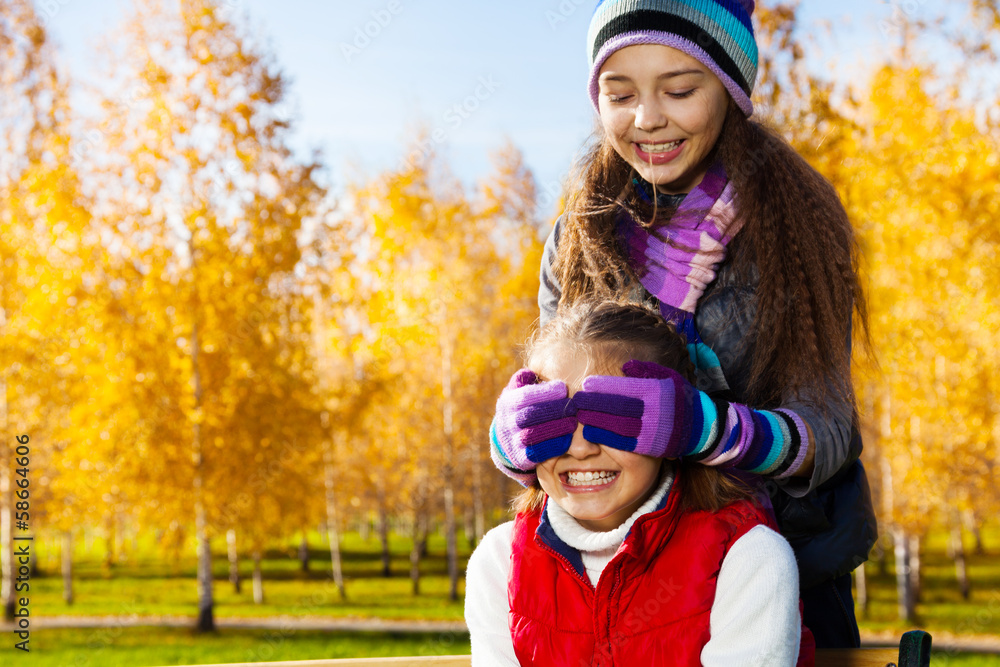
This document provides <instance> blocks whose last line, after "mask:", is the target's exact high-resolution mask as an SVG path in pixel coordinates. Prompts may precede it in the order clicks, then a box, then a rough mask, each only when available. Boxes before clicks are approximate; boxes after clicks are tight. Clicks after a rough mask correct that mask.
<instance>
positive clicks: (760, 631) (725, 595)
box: [701, 526, 802, 667]
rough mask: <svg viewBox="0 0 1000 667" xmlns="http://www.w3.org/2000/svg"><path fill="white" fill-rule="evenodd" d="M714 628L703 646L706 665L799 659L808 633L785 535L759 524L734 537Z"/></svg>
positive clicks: (715, 609) (720, 585) (719, 585)
mask: <svg viewBox="0 0 1000 667" xmlns="http://www.w3.org/2000/svg"><path fill="white" fill-rule="evenodd" d="M709 628H710V631H711V638H710V639H709V641H708V643H707V644H705V648H703V649H702V652H701V663H702V665H704V666H705V667H740V666H741V665H747V666H749V665H772V666H775V667H780V666H782V665H787V666H788V667H792V666H794V665H795V663H796V661H797V660H798V655H799V641H800V639H801V633H802V619H801V617H800V616H799V575H798V567H797V566H796V564H795V555H794V553H793V552H792V548H791V546H790V545H789V544H788V542H787V541H786V540H785V538H783V537H782V536H781V535H779V534H778V533H776V532H774V531H773V530H771V529H770V528H768V527H767V526H755V527H754V528H752V529H750V530H749V531H747V533H746V534H744V535H743V536H742V537H741V538H739V539H738V540H736V542H735V543H733V546H732V547H731V548H730V549H729V552H728V553H727V554H726V557H725V559H724V560H723V561H722V568H721V569H720V570H719V578H718V583H717V585H716V591H715V602H714V603H713V604H712V612H711V614H710V616H709Z"/></svg>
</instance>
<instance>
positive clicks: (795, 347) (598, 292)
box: [492, 0, 876, 647]
mask: <svg viewBox="0 0 1000 667" xmlns="http://www.w3.org/2000/svg"><path fill="white" fill-rule="evenodd" d="M753 10H754V3H753V1H752V0H604V1H602V2H600V3H598V5H597V9H596V10H595V12H594V15H593V18H592V20H591V24H590V29H589V32H588V35H587V42H588V43H587V54H588V58H589V61H590V71H591V74H590V79H589V83H588V91H589V94H590V98H591V100H592V102H593V105H594V108H595V110H596V111H597V114H598V117H599V124H598V131H597V141H596V143H595V144H594V146H593V147H592V148H591V149H590V151H589V152H588V154H587V155H586V156H585V158H584V159H583V161H582V163H581V164H580V165H579V166H578V175H577V179H576V180H577V186H576V188H575V189H574V190H573V191H572V192H571V196H570V197H569V200H568V204H567V207H566V211H565V212H564V213H563V214H562V215H560V216H559V218H558V220H557V221H556V224H555V227H554V229H553V230H552V233H551V235H550V236H549V239H548V241H547V242H546V245H545V253H544V257H543V260H542V267H541V288H540V291H539V296H538V300H539V306H540V309H541V321H542V324H544V323H546V322H548V321H549V320H551V319H552V318H553V317H554V316H555V314H556V312H557V308H561V307H563V306H565V305H567V304H572V303H574V302H576V301H578V300H580V299H583V298H593V297H595V296H598V297H599V296H622V295H630V296H631V297H632V298H637V299H642V300H645V301H647V302H648V303H650V304H655V305H656V306H657V307H658V308H659V310H660V312H661V313H662V314H663V315H664V316H665V317H666V318H667V319H668V320H670V321H671V322H673V323H675V324H676V326H677V327H678V328H679V329H680V330H681V331H682V332H683V333H684V334H685V336H686V338H687V344H688V349H689V353H690V355H691V359H692V361H693V362H694V363H695V366H696V381H695V382H694V383H690V382H688V381H687V380H685V379H684V378H682V377H680V376H674V377H671V378H670V379H668V380H662V379H659V380H653V379H648V378H634V379H635V380H636V382H634V383H631V384H630V385H629V391H630V392H632V395H631V396H627V397H626V396H623V395H622V394H620V391H621V390H620V386H622V385H620V384H619V383H618V381H617V380H616V379H613V378H610V377H609V378H604V379H601V378H590V380H588V381H589V382H591V383H592V385H593V387H594V391H595V393H596V394H598V398H597V399H596V403H597V404H596V405H595V406H594V409H592V410H588V411H587V415H586V416H584V417H583V418H581V421H583V422H584V423H586V420H588V419H590V420H592V421H593V422H594V423H593V424H592V426H594V427H595V431H594V433H595V436H594V437H595V438H596V440H595V441H596V442H597V443H598V444H609V443H613V442H617V441H620V440H621V439H623V438H625V439H633V440H634V441H635V443H636V449H635V451H641V452H642V453H644V454H646V455H650V456H663V457H679V458H681V459H682V460H693V461H698V462H701V463H704V464H706V465H709V466H717V467H722V468H726V469H729V470H734V471H739V472H741V473H742V474H743V475H744V476H745V477H746V478H747V479H749V480H756V482H757V483H760V484H761V485H762V486H763V487H764V488H766V490H767V492H768V494H769V495H770V498H771V502H772V503H773V505H774V510H775V512H776V515H777V520H778V525H779V526H780V529H781V532H782V534H783V535H784V536H785V537H786V538H787V539H788V540H789V541H790V542H791V544H792V546H793V548H794V549H795V551H796V556H797V560H798V565H799V574H800V577H799V580H800V586H801V589H802V590H801V594H802V599H803V602H804V604H805V611H804V620H805V623H806V625H808V626H809V627H810V628H811V629H812V630H813V632H814V633H815V635H816V642H817V645H818V646H820V647H854V646H858V645H859V643H860V642H859V637H858V629H857V622H856V620H855V617H854V609H853V600H852V598H851V590H850V575H849V573H850V572H851V570H853V569H854V568H855V567H857V566H858V565H860V564H861V563H862V562H864V560H866V558H867V554H868V551H869V549H870V547H871V545H872V544H873V543H874V541H875V538H876V524H875V518H874V513H873V511H872V506H871V499H870V495H869V491H868V485H867V481H866V478H865V473H864V469H863V468H862V466H861V463H860V461H859V460H858V457H859V455H860V453H861V439H860V436H859V433H858V428H857V418H856V408H855V400H854V394H853V387H852V383H851V374H850V364H851V322H852V312H856V313H857V314H858V319H859V321H860V323H861V324H862V325H863V326H862V329H863V331H864V332H865V333H867V318H866V312H865V309H864V302H863V298H862V297H863V295H862V291H861V288H860V284H859V280H858V270H857V252H856V247H855V242H854V237H853V232H852V228H851V225H850V223H849V221H848V219H847V216H846V213H845V211H844V208H843V206H842V205H841V202H840V200H839V198H838V196H837V194H836V192H835V191H834V189H833V187H832V186H831V185H830V184H829V183H828V182H827V181H826V180H825V179H823V177H822V176H820V175H819V174H818V173H817V172H816V171H815V170H813V169H812V168H811V167H810V166H809V165H808V164H807V163H806V162H805V160H803V159H802V158H801V157H800V156H799V155H798V154H797V153H796V152H795V151H794V150H793V149H792V148H791V147H790V146H789V145H788V144H787V143H786V142H785V141H784V140H782V139H781V138H780V137H779V136H778V135H777V134H776V133H774V132H772V131H769V130H768V129H766V128H765V127H763V126H762V125H760V124H759V123H757V122H754V121H753V120H751V119H750V117H751V116H752V114H753V105H752V103H751V100H750V95H751V92H752V90H753V85H754V80H755V77H756V70H757V45H756V41H755V38H754V33H753V26H752V23H751V15H752V13H753ZM584 389H588V387H587V386H586V385H585V386H584ZM551 391H552V390H551V388H550V390H549V392H548V393H546V392H544V391H542V392H539V391H538V388H537V387H531V386H527V387H513V386H512V387H510V388H509V389H508V390H506V391H505V392H504V395H503V396H501V400H500V401H499V402H498V409H497V414H496V416H495V418H494V424H493V429H492V432H493V433H494V434H500V435H501V436H502V437H499V438H495V441H496V442H497V443H499V444H498V446H499V447H501V448H504V449H505V454H506V456H507V460H509V461H518V462H520V465H519V466H501V467H502V468H503V469H504V471H505V472H506V473H507V474H509V475H511V476H512V477H514V478H516V479H521V480H522V481H523V479H524V477H523V476H524V474H526V473H530V472H531V471H532V470H533V468H534V466H535V465H536V463H537V461H536V460H535V459H536V458H537V456H538V455H539V453H540V452H541V453H546V454H548V453H550V449H547V448H550V447H551V442H550V441H551V440H552V438H553V434H555V436H556V437H559V436H565V435H566V434H567V433H568V432H571V431H567V429H568V428H569V426H571V425H569V424H567V423H566V422H564V421H560V420H558V419H554V420H549V421H546V420H547V419H548V416H547V415H546V414H545V413H544V411H536V412H533V413H531V419H530V420H529V421H528V422H524V421H523V419H522V421H521V422H518V421H517V419H516V418H515V415H516V414H519V410H520V409H522V408H524V407H525V406H526V405H530V403H531V402H532V401H534V400H539V397H542V398H545V399H547V400H551V398H552V394H551ZM556 391H558V390H556ZM624 398H631V399H635V400H631V401H629V400H623V399H624ZM636 400H638V403H636ZM637 405H638V406H639V407H638V408H637V407H636V406H637ZM549 422H551V423H549ZM543 436H544V437H543ZM545 443H549V444H545Z"/></svg>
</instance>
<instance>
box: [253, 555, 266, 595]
mask: <svg viewBox="0 0 1000 667" xmlns="http://www.w3.org/2000/svg"><path fill="white" fill-rule="evenodd" d="M253 602H254V604H264V577H263V575H262V574H261V571H260V549H254V552H253Z"/></svg>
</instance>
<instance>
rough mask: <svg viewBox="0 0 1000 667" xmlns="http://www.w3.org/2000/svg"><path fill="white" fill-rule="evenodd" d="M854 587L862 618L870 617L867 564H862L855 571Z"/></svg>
mask: <svg viewBox="0 0 1000 667" xmlns="http://www.w3.org/2000/svg"><path fill="white" fill-rule="evenodd" d="M854 587H855V589H856V591H857V597H858V607H859V608H860V609H861V616H862V617H864V618H867V617H868V581H867V579H866V577H865V564H864V563H862V564H861V565H859V566H858V567H857V569H856V570H854Z"/></svg>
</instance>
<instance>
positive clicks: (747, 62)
mask: <svg viewBox="0 0 1000 667" xmlns="http://www.w3.org/2000/svg"><path fill="white" fill-rule="evenodd" d="M638 10H646V11H656V12H661V13H663V14H667V15H674V16H679V17H682V18H684V19H686V20H688V21H691V22H692V23H694V24H695V25H697V26H698V27H699V28H701V29H702V30H704V31H705V32H706V33H708V34H709V35H710V36H711V37H712V38H713V39H715V41H716V42H718V43H719V45H720V46H722V47H723V49H724V50H725V51H726V52H727V53H728V54H729V57H730V58H732V59H733V62H734V64H735V65H736V66H737V68H738V69H739V70H740V72H741V73H742V74H743V77H744V79H745V80H746V81H747V84H748V85H749V87H750V88H751V89H752V88H753V82H754V81H755V79H756V75H757V65H758V51H757V40H756V39H755V38H754V35H753V32H751V31H750V30H747V28H746V26H745V25H744V24H743V22H742V21H740V20H739V19H738V18H736V17H735V16H733V14H731V13H730V12H729V11H728V10H726V8H725V7H723V6H722V5H720V4H719V3H717V2H715V1H714V0H607V1H606V2H604V3H603V4H602V5H601V6H600V7H599V8H598V10H597V12H596V13H595V15H594V16H593V18H592V19H591V22H590V28H589V30H588V34H587V46H588V52H587V59H588V62H590V64H591V65H593V63H594V57H595V56H596V54H597V52H598V51H599V50H600V47H601V45H600V44H595V43H594V41H595V40H596V39H597V36H598V35H599V34H600V32H601V30H602V29H603V28H604V27H605V26H606V25H607V24H608V23H609V22H611V21H613V20H614V19H615V18H617V17H619V16H622V15H624V14H627V13H630V12H633V11H638Z"/></svg>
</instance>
